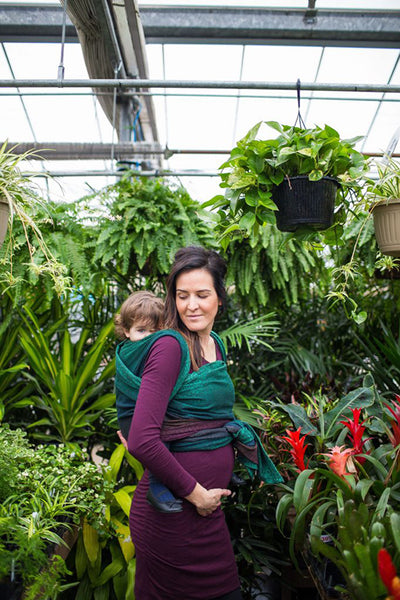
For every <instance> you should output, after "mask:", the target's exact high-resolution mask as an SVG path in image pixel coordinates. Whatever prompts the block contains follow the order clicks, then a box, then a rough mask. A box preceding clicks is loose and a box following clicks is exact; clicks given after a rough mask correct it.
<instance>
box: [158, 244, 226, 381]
mask: <svg viewBox="0 0 400 600" xmlns="http://www.w3.org/2000/svg"><path fill="white" fill-rule="evenodd" d="M194 269H205V270H206V271H208V272H209V273H210V275H211V277H212V279H213V283H214V288H215V291H216V293H217V296H218V300H219V302H220V312H222V311H223V310H224V309H225V308H226V289H225V285H224V278H225V275H226V263H225V261H224V259H223V258H222V257H221V256H220V255H219V254H218V252H215V251H214V250H206V248H203V247H202V246H187V247H186V248H181V249H180V250H178V252H177V253H176V254H175V259H174V262H173V265H172V267H171V270H170V273H169V275H168V278H167V297H166V299H165V309H164V321H165V327H166V328H167V329H176V330H177V331H180V332H181V333H182V334H183V335H184V337H185V338H186V340H187V342H188V346H189V352H190V358H191V361H192V367H193V369H195V370H197V369H198V368H199V367H200V366H201V346H200V338H199V336H198V335H197V333H196V332H193V331H190V330H189V329H188V328H187V327H186V326H185V325H184V324H183V323H182V320H181V318H180V316H179V313H178V311H177V308H176V280H177V278H178V277H179V275H181V274H182V273H184V272H186V271H193V270H194Z"/></svg>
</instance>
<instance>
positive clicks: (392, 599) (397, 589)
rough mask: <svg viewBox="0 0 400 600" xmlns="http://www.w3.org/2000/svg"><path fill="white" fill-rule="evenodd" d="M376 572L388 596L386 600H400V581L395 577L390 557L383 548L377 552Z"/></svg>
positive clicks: (394, 569)
mask: <svg viewBox="0 0 400 600" xmlns="http://www.w3.org/2000/svg"><path fill="white" fill-rule="evenodd" d="M378 570H379V575H380V577H381V579H382V581H383V583H384V585H385V587H386V589H387V591H388V592H389V594H390V596H389V597H388V598H387V599H386V600H400V579H399V578H398V577H397V574H396V568H395V566H394V564H393V562H392V559H391V556H390V554H389V552H388V551H387V550H386V549H385V548H381V549H380V550H379V552H378Z"/></svg>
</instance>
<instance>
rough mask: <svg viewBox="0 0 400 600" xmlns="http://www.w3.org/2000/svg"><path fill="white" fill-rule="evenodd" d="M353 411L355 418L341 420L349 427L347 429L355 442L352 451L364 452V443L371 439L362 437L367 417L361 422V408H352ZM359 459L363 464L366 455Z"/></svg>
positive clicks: (355, 452)
mask: <svg viewBox="0 0 400 600" xmlns="http://www.w3.org/2000/svg"><path fill="white" fill-rule="evenodd" d="M351 412H352V413H353V420H351V419H350V418H349V417H347V420H346V421H340V422H341V423H342V424H343V425H344V426H345V427H347V429H348V430H349V432H350V434H349V435H350V439H351V441H352V442H353V449H352V453H353V454H355V455H358V454H363V453H364V444H365V442H367V441H368V439H369V438H367V439H366V440H363V439H362V436H363V435H364V431H365V427H364V423H365V419H364V421H361V423H360V415H361V408H352V409H351ZM357 460H358V462H359V463H361V464H363V463H364V462H365V457H364V456H360V457H358V458H357Z"/></svg>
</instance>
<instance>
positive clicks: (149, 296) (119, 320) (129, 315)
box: [114, 290, 164, 340]
mask: <svg viewBox="0 0 400 600" xmlns="http://www.w3.org/2000/svg"><path fill="white" fill-rule="evenodd" d="M163 312H164V302H163V301H162V300H161V298H157V296H156V295H155V294H153V292H148V291H146V290H144V291H142V292H135V293H133V294H131V295H130V296H129V297H128V298H127V299H126V300H125V302H123V304H122V306H121V308H120V311H119V313H118V314H117V315H115V317H114V324H115V335H116V336H117V338H119V339H120V340H123V339H125V338H126V335H125V332H126V331H129V330H130V328H131V327H132V325H134V324H135V323H140V324H141V325H144V326H146V327H149V329H155V330H157V329H161V328H162V327H163Z"/></svg>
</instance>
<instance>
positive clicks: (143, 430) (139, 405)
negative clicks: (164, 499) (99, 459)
mask: <svg viewBox="0 0 400 600" xmlns="http://www.w3.org/2000/svg"><path fill="white" fill-rule="evenodd" d="M180 363H181V349H180V346H179V342H178V340H176V339H175V338H173V337H172V336H164V337H162V338H160V339H159V340H157V341H156V342H155V343H154V345H153V347H152V348H151V350H150V352H149V355H148V357H147V360H146V364H145V368H144V371H143V375H142V383H141V385H140V389H139V394H138V398H137V401H136V408H135V413H134V416H133V419H132V423H131V427H130V430H129V436H128V449H129V452H130V453H131V454H133V455H134V456H135V457H136V458H137V459H138V460H139V461H140V462H141V463H142V464H143V465H144V466H145V467H147V468H148V469H149V471H150V472H151V473H153V475H155V477H157V478H158V479H159V480H160V481H161V482H162V483H164V485H166V486H167V487H168V488H169V489H170V490H171V491H172V492H173V493H174V494H176V495H177V496H180V497H184V496H188V495H189V494H190V493H191V492H192V491H193V489H194V487H195V485H196V480H195V478H194V477H192V475H190V474H189V473H188V472H187V471H186V470H185V469H184V468H183V467H182V466H181V465H180V464H179V462H178V461H177V460H176V458H175V457H174V456H173V454H171V452H170V451H169V450H168V449H167V448H166V446H165V444H164V443H163V442H162V441H161V427H162V424H163V421H164V418H165V413H166V411H167V407H168V401H169V398H170V395H171V392H172V390H173V388H174V385H175V383H176V380H177V378H178V375H179V370H180Z"/></svg>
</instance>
